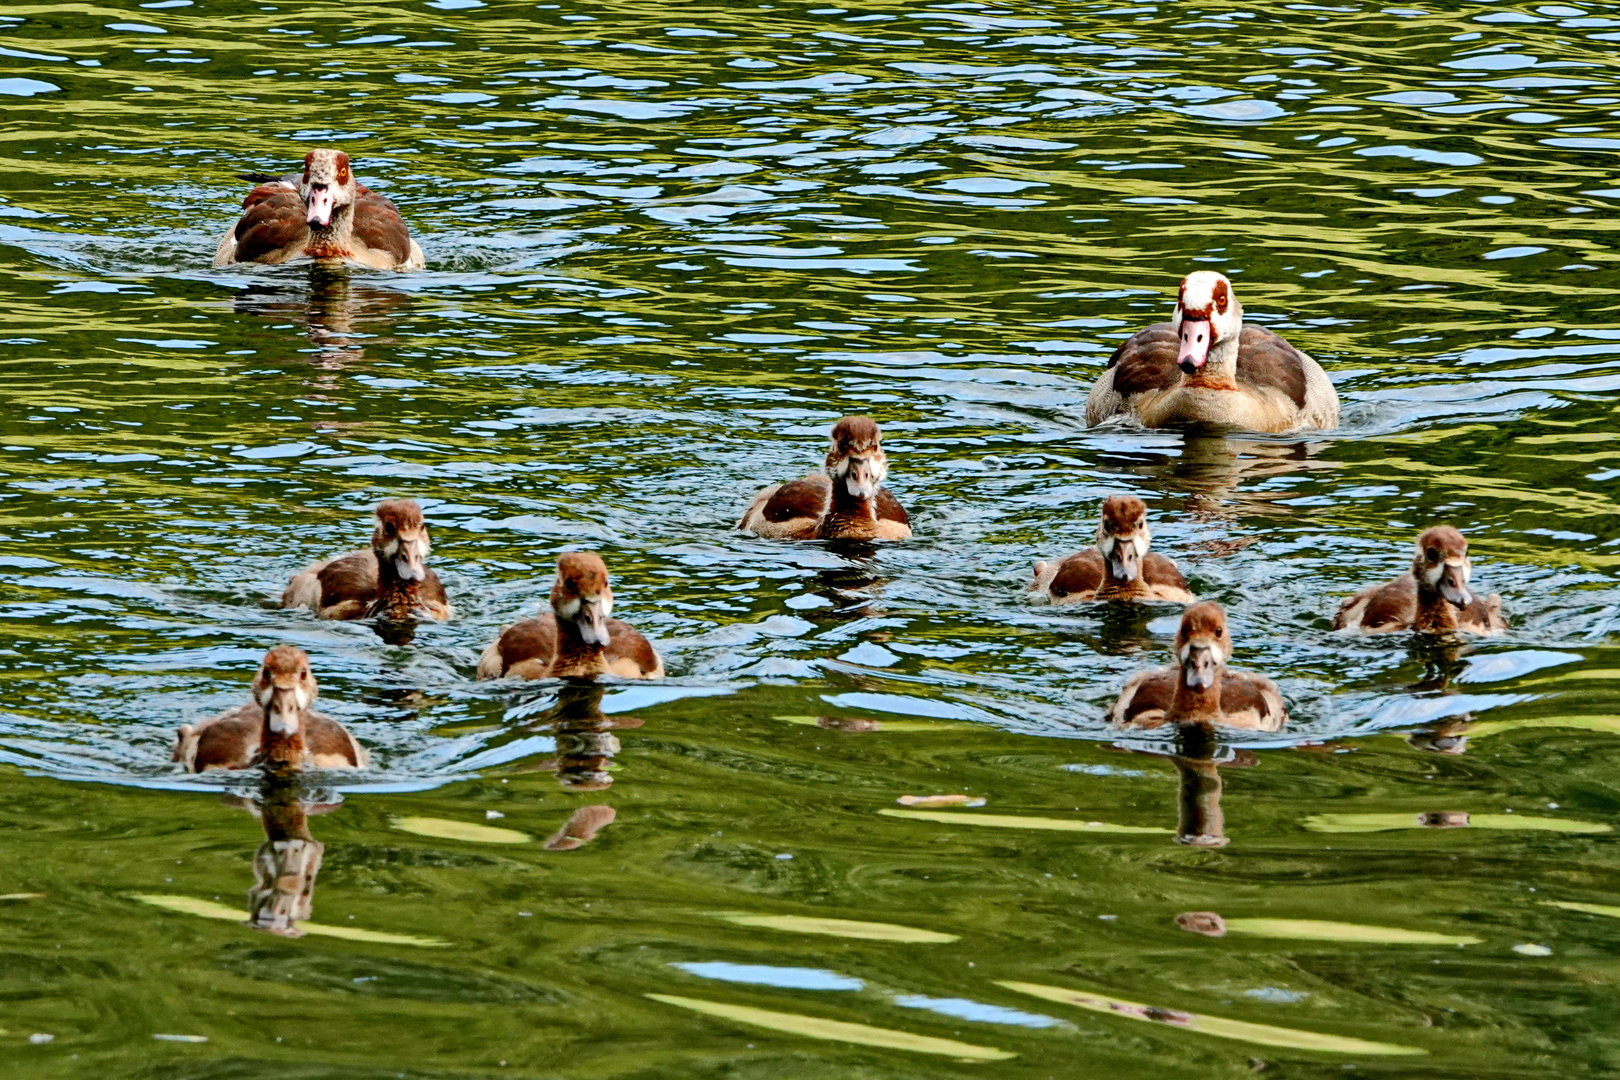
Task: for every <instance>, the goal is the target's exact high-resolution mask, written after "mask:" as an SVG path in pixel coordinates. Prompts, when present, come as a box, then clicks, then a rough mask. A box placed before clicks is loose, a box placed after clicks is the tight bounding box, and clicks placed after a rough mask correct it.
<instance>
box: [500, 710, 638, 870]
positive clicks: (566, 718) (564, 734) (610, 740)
mask: <svg viewBox="0 0 1620 1080" xmlns="http://www.w3.org/2000/svg"><path fill="white" fill-rule="evenodd" d="M606 694H607V688H606V687H604V686H600V685H598V684H596V683H590V682H583V681H581V682H569V683H566V684H564V685H563V687H562V688H561V689H560V690H559V691H558V692H557V703H556V705H554V706H552V708H551V709H550V710H549V711H547V712H546V713H545V714H544V715H543V716H541V717H540V719H539V720H538V721H536V722H535V723H534V724H532V725H530V730H537V731H550V732H551V733H552V737H553V738H554V739H555V740H556V744H557V756H556V757H555V758H551V759H549V760H546V761H540V762H535V763H533V764H530V765H520V766H518V767H517V768H516V769H515V770H514V771H515V772H534V771H539V770H553V771H555V772H556V773H557V782H558V783H559V784H561V785H562V786H563V787H564V788H565V789H567V790H569V791H581V792H583V791H606V790H607V789H608V788H610V787H612V786H613V773H612V771H611V770H612V769H613V759H614V758H616V757H617V756H618V754H619V751H620V750H622V749H623V747H622V745H621V744H620V743H619V739H618V736H617V735H615V734H614V732H616V731H631V730H634V729H636V728H638V727H640V726H641V725H642V723H643V721H642V720H641V719H640V718H638V717H634V716H608V715H606V714H604V713H603V712H602V698H603V697H604V696H605V695H606ZM604 809H607V808H604ZM609 813H610V814H611V813H612V811H611V810H609ZM609 820H612V819H611V817H610V818H609ZM587 839H588V838H587ZM576 846H577V845H576Z"/></svg>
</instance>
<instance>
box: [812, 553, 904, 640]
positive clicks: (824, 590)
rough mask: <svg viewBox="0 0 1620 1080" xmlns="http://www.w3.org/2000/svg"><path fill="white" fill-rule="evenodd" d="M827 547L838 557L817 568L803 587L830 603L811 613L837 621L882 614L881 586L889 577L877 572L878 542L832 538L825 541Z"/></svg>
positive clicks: (814, 616) (820, 619)
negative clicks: (807, 586)
mask: <svg viewBox="0 0 1620 1080" xmlns="http://www.w3.org/2000/svg"><path fill="white" fill-rule="evenodd" d="M827 550H828V551H829V552H831V553H832V554H833V555H835V556H837V557H838V558H839V559H840V560H841V561H840V562H839V563H838V565H836V566H830V567H823V568H821V569H819V570H817V571H816V576H815V580H814V582H813V583H812V584H811V586H810V587H809V589H807V590H806V591H807V592H810V593H813V594H815V595H816V596H819V597H821V598H822V599H823V600H826V601H827V602H828V603H829V604H830V605H832V606H831V607H830V608H829V609H825V610H817V611H813V612H811V613H810V617H812V618H816V619H817V620H818V621H838V622H854V621H855V620H857V619H877V618H882V617H883V615H884V608H883V586H884V585H886V584H887V583H888V578H886V577H884V576H883V575H882V574H880V573H879V572H878V562H877V555H878V545H877V544H874V543H871V542H869V541H865V540H832V541H828V542H827Z"/></svg>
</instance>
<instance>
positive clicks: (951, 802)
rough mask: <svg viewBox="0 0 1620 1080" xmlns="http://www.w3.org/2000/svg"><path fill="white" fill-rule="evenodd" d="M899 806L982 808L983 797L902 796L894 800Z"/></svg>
mask: <svg viewBox="0 0 1620 1080" xmlns="http://www.w3.org/2000/svg"><path fill="white" fill-rule="evenodd" d="M894 801H895V802H897V803H899V804H900V805H901V806H983V805H984V799H983V797H978V798H975V797H974V796H972V795H902V796H900V797H899V798H898V799H896V800H894Z"/></svg>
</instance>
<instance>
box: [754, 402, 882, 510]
mask: <svg viewBox="0 0 1620 1080" xmlns="http://www.w3.org/2000/svg"><path fill="white" fill-rule="evenodd" d="M882 440H883V432H882V431H881V430H880V429H879V428H878V425H877V422H876V421H874V420H873V419H872V418H871V417H869V416H846V417H844V418H843V419H842V420H839V421H838V422H837V423H836V424H834V425H833V429H832V445H831V446H830V447H829V448H828V450H827V458H826V461H825V462H824V467H823V471H822V472H820V473H812V474H811V475H809V476H807V477H805V478H804V479H802V480H790V481H788V482H787V483H785V484H775V485H773V486H771V487H768V488H765V489H764V490H763V491H761V492H759V493H758V494H757V495H755V496H754V500H753V502H751V503H750V504H749V506H748V509H747V510H745V511H743V516H742V517H741V518H740V519H739V520H738V522H737V528H739V529H743V530H745V531H747V532H751V533H753V534H754V535H755V536H762V537H765V538H767V539H772V540H903V539H905V538H906V537H908V536H910V535H911V519H910V518H909V517H908V516H907V515H906V511H905V508H904V507H902V506H901V505H900V501H899V500H898V499H896V498H895V497H894V494H893V493H892V492H890V491H889V489H888V488H886V487H884V486H883V481H884V480H885V479H886V478H887V477H888V474H889V459H888V456H887V455H885V454H884V452H883V444H882Z"/></svg>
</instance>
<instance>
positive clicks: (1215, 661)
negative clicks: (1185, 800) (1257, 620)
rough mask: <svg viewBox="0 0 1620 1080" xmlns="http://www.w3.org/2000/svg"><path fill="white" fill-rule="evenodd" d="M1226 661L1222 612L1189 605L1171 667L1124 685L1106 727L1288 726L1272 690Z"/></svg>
mask: <svg viewBox="0 0 1620 1080" xmlns="http://www.w3.org/2000/svg"><path fill="white" fill-rule="evenodd" d="M1231 658H1232V640H1231V636H1230V634H1229V633H1228V632H1227V627H1226V610H1225V609H1224V608H1222V607H1221V605H1219V604H1214V603H1208V602H1205V603H1201V604H1194V605H1192V606H1191V607H1189V608H1188V609H1187V610H1186V611H1184V612H1182V614H1181V626H1180V627H1179V629H1178V630H1177V631H1176V663H1175V664H1174V665H1172V666H1170V667H1165V668H1160V669H1158V670H1156V671H1142V672H1138V673H1137V674H1135V675H1132V676H1131V677H1130V678H1129V679H1127V680H1126V681H1125V689H1124V690H1123V691H1121V693H1120V695H1119V700H1118V701H1116V702H1114V705H1113V707H1112V708H1110V709H1109V710H1108V719H1109V722H1110V723H1112V724H1114V725H1115V726H1116V727H1128V728H1156V727H1162V726H1163V725H1166V724H1199V725H1205V726H1213V725H1220V726H1223V727H1236V728H1247V729H1249V730H1253V731H1277V730H1278V729H1280V728H1281V727H1282V726H1283V724H1284V723H1286V722H1287V720H1288V710H1287V709H1286V707H1285V706H1284V705H1283V700H1282V692H1281V691H1280V690H1278V689H1277V684H1276V683H1274V682H1272V681H1271V680H1270V679H1268V678H1266V677H1265V676H1264V675H1258V674H1255V673H1254V672H1249V671H1238V670H1236V669H1233V668H1228V667H1227V666H1226V662H1227V661H1228V660H1230V659H1231Z"/></svg>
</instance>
